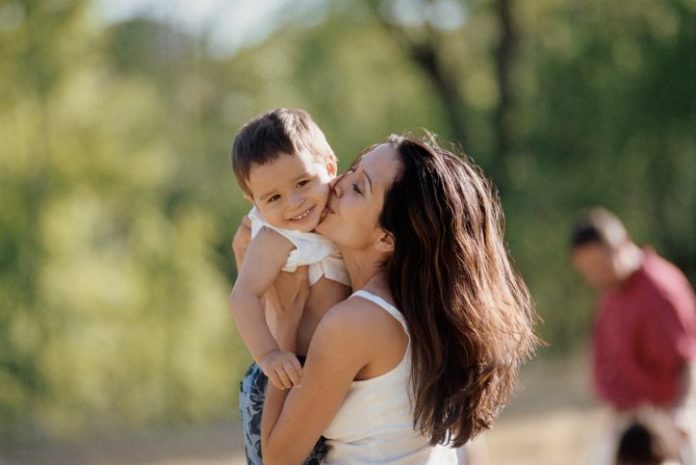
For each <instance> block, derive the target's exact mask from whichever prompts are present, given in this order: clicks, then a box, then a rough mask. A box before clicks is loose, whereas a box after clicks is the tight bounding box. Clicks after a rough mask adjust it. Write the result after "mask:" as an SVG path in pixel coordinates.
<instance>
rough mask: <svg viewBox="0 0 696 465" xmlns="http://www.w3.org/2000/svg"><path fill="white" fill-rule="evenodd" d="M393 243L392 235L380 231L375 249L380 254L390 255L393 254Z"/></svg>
mask: <svg viewBox="0 0 696 465" xmlns="http://www.w3.org/2000/svg"><path fill="white" fill-rule="evenodd" d="M394 242H395V241H394V236H393V235H392V233H390V232H387V231H385V230H383V229H381V230H380V236H379V238H378V239H377V243H376V244H375V248H376V249H377V250H378V251H380V252H382V253H392V252H394Z"/></svg>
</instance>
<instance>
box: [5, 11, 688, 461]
mask: <svg viewBox="0 0 696 465" xmlns="http://www.w3.org/2000/svg"><path fill="white" fill-rule="evenodd" d="M694 76H696V1H694V0H632V1H630V2H625V1H623V0H527V1H522V0H431V1H428V0H353V1H338V0H294V1H291V0H255V1H252V0H237V1H230V0H197V1H195V2H193V1H192V2H184V1H179V0H168V1H165V0H93V1H87V0H0V463H8V464H9V463H12V464H15V463H66V464H68V463H70V464H82V463H84V464H87V463H89V464H97V463H155V462H157V463H230V464H233V463H241V462H238V461H235V460H238V456H239V452H240V449H239V448H240V443H241V437H239V427H238V426H237V418H238V414H237V407H236V402H237V400H236V393H237V390H238V382H239V379H240V378H241V376H242V374H243V371H244V369H245V367H246V365H247V364H248V362H249V355H248V353H247V352H246V349H245V348H244V347H243V345H242V343H241V342H240V340H239V339H238V337H237V336H236V332H235V330H234V327H233V324H232V319H231V317H230V315H229V314H228V310H227V293H228V292H229V290H230V288H231V285H232V283H233V281H234V278H235V269H234V265H233V259H232V255H231V252H230V248H229V242H230V239H231V237H232V234H233V232H234V230H235V229H236V226H237V224H238V223H239V221H240V219H241V216H242V215H243V214H244V213H245V212H246V211H247V209H248V205H247V204H246V203H245V201H244V200H243V199H242V196H241V194H240V191H239V189H238V188H237V187H236V185H235V181H234V177H233V175H232V171H231V167H230V161H229V149H230V146H231V142H232V139H233V137H234V134H235V133H236V131H237V130H238V129H239V127H240V126H241V125H242V124H243V123H244V122H245V121H247V120H249V119H250V118H252V117H253V116H255V115H256V114H258V113H260V112H264V111H267V110H269V109H271V108H274V107H279V106H297V107H302V108H304V109H306V110H308V111H309V112H310V114H311V115H312V116H313V117H314V119H315V120H316V121H317V123H318V124H319V125H320V126H321V127H322V128H323V130H324V131H325V133H326V135H327V138H328V140H329V142H330V143H331V144H332V145H333V147H334V149H335V151H336V153H337V155H338V156H339V158H340V160H341V164H342V166H343V167H345V166H346V165H347V164H348V163H350V161H351V160H352V159H353V157H354V156H355V155H356V154H357V153H358V152H359V151H360V150H361V149H362V148H364V147H366V146H369V145H371V144H373V143H375V142H378V141H381V140H384V139H385V138H386V137H387V136H388V135H389V134H390V133H392V132H403V131H411V132H414V133H416V134H420V133H422V128H427V129H428V130H431V131H433V132H435V133H437V134H439V135H440V137H441V138H442V139H444V140H446V141H452V142H454V143H456V144H457V145H459V146H460V147H461V148H462V149H463V151H465V152H466V153H467V154H468V155H469V156H470V157H472V158H473V159H474V161H475V162H476V163H478V164H479V165H480V166H481V167H483V169H484V170H485V172H486V173H487V174H488V175H489V176H490V177H491V178H492V179H493V180H494V182H495V184H496V185H497V186H498V188H499V190H500V193H501V197H502V202H503V204H504V209H505V213H506V219H507V240H508V243H509V247H510V251H511V254H512V255H513V257H514V259H515V262H516V264H517V266H518V268H519V269H520V270H521V272H522V274H523V275H524V277H525V279H526V280H527V282H528V284H529V286H530V288H531V290H532V293H533V296H534V299H535V301H536V304H537V307H538V312H539V313H540V315H541V316H542V318H543V323H542V324H541V325H540V327H539V331H540V334H541V336H542V337H543V338H544V339H545V340H546V341H547V343H548V346H547V347H545V348H544V349H542V350H541V351H540V353H539V356H538V357H537V359H535V361H534V362H532V363H531V364H530V365H529V366H528V367H526V368H525V370H524V372H523V380H524V381H525V382H524V387H523V388H522V390H521V391H520V393H519V394H518V395H517V396H516V397H515V399H513V402H512V403H511V405H510V406H509V408H508V409H507V410H506V411H505V412H504V414H503V415H502V418H500V420H499V422H498V424H497V426H496V428H495V429H494V430H493V431H492V432H491V433H488V436H487V437H488V444H489V448H490V449H491V450H492V451H491V456H492V460H493V463H494V465H502V464H505V463H513V461H514V463H516V464H523V463H529V464H532V463H533V464H544V463H560V462H558V461H556V459H555V458H554V457H559V458H565V460H564V462H563V463H575V462H571V461H572V460H578V462H577V463H581V462H580V458H579V457H581V456H582V454H583V453H584V451H586V450H587V448H588V447H589V446H588V443H589V441H590V439H591V435H592V433H593V431H594V430H595V429H596V423H597V422H598V421H599V420H598V415H599V414H598V412H597V408H596V404H595V403H594V402H593V400H592V393H591V392H590V390H589V383H588V382H587V373H586V370H587V355H586V343H587V337H588V329H589V328H590V325H591V321H592V320H591V316H592V305H593V296H592V294H591V293H590V291H589V290H588V289H586V288H585V287H584V286H582V285H581V283H580V281H579V277H578V276H577V275H575V274H574V273H573V272H572V270H571V269H570V265H569V260H568V247H567V243H568V242H567V236H568V233H569V229H570V224H571V223H572V220H573V218H574V217H575V215H576V214H577V213H578V211H579V210H580V209H581V208H583V207H587V206H591V205H597V204H601V205H604V206H606V207H608V208H610V209H612V210H614V211H615V212H616V213H617V214H618V215H619V216H620V217H621V218H622V219H623V220H624V221H625V223H626V225H627V228H628V229H629V231H630V232H631V233H632V234H633V236H634V238H635V239H636V241H637V242H638V243H639V244H652V245H653V246H654V247H655V248H656V249H657V250H658V252H660V253H661V254H662V255H663V256H665V257H666V258H667V259H669V260H670V261H672V262H673V263H675V264H677V265H678V266H679V267H680V268H681V269H682V270H683V271H684V272H685V273H686V274H687V276H688V277H689V279H690V281H691V283H692V285H693V284H695V283H696V234H695V231H696V139H695V136H694V134H695V129H696V86H695V82H694ZM544 434H546V435H547V437H550V438H551V439H545V440H543V442H542V439H541V438H542V437H543V435H544ZM549 435H550V436H549ZM554 454H559V455H557V456H556V455H554ZM560 454H563V455H560ZM119 457H121V458H120V459H119ZM568 457H570V458H568ZM184 458H186V460H190V462H183V461H182V460H184ZM119 460H120V461H119ZM559 460H560V459H559ZM568 460H571V461H568ZM158 461H159V462H158Z"/></svg>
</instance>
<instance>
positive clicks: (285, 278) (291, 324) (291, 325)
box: [264, 266, 309, 353]
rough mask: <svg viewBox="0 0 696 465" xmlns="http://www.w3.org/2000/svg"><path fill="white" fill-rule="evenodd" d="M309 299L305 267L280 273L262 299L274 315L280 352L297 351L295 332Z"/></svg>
mask: <svg viewBox="0 0 696 465" xmlns="http://www.w3.org/2000/svg"><path fill="white" fill-rule="evenodd" d="M308 297H309V278H308V275H307V267H306V266H301V267H298V268H297V270H296V271H294V272H292V273H286V272H280V273H279V274H278V276H277V277H276V279H275V281H274V282H273V285H272V286H271V287H270V288H269V289H268V291H266V293H265V295H264V298H265V299H266V305H268V306H270V307H271V308H272V309H273V310H274V311H275V315H276V323H277V327H276V339H277V342H278V346H279V347H280V349H281V350H286V351H290V352H295V353H296V351H297V347H296V340H297V330H298V328H299V325H300V320H301V319H302V313H303V311H304V307H305V304H306V303H307V298H308Z"/></svg>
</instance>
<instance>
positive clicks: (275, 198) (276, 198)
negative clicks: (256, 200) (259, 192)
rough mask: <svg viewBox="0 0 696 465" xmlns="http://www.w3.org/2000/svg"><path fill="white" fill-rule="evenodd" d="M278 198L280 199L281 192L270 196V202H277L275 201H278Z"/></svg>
mask: <svg viewBox="0 0 696 465" xmlns="http://www.w3.org/2000/svg"><path fill="white" fill-rule="evenodd" d="M278 199H280V195H279V194H276V195H272V196H270V197H269V198H268V203H272V202H275V201H277V200H278Z"/></svg>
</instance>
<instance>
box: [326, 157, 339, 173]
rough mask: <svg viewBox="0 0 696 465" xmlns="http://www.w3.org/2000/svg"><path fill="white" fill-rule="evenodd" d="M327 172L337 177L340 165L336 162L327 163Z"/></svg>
mask: <svg viewBox="0 0 696 465" xmlns="http://www.w3.org/2000/svg"><path fill="white" fill-rule="evenodd" d="M326 172H327V173H329V175H331V176H336V174H338V165H337V164H336V160H329V161H328V162H327V163H326Z"/></svg>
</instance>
